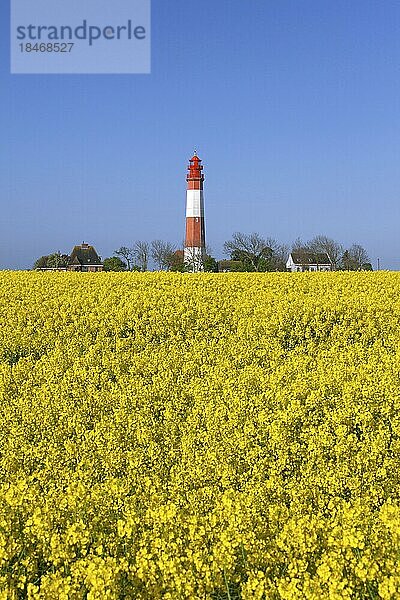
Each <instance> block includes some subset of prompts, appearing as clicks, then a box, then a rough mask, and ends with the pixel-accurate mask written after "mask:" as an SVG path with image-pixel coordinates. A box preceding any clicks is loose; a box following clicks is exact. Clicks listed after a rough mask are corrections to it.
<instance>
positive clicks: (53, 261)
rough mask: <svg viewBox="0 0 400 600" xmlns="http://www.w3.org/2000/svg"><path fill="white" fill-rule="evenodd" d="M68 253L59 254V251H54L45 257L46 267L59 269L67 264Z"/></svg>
mask: <svg viewBox="0 0 400 600" xmlns="http://www.w3.org/2000/svg"><path fill="white" fill-rule="evenodd" d="M68 259H69V256H68V254H61V252H60V251H58V252H54V253H53V254H50V255H49V256H48V257H47V268H49V269H59V268H64V267H66V266H67V265H68Z"/></svg>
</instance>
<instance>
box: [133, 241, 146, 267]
mask: <svg viewBox="0 0 400 600" xmlns="http://www.w3.org/2000/svg"><path fill="white" fill-rule="evenodd" d="M149 255H150V245H149V243H148V242H142V241H137V242H135V243H134V245H133V256H134V258H135V261H136V263H137V265H138V267H139V268H140V270H141V271H147V266H148V264H149Z"/></svg>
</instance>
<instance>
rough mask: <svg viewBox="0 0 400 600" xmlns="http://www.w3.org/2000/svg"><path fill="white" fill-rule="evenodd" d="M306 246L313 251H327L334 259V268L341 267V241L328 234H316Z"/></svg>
mask: <svg viewBox="0 0 400 600" xmlns="http://www.w3.org/2000/svg"><path fill="white" fill-rule="evenodd" d="M306 246H307V248H309V250H310V251H311V252H326V253H327V254H328V256H329V258H330V259H331V261H332V266H333V269H334V270H336V269H337V268H338V267H339V264H340V259H341V258H342V255H343V246H342V245H341V244H339V242H336V241H335V240H333V239H332V238H329V237H327V236H326V235H316V236H315V237H314V238H312V240H310V241H309V242H308V243H307V245H306Z"/></svg>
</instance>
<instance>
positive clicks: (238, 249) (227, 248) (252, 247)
mask: <svg viewBox="0 0 400 600" xmlns="http://www.w3.org/2000/svg"><path fill="white" fill-rule="evenodd" d="M224 252H225V254H227V255H228V256H230V258H231V260H239V261H241V262H242V263H243V264H244V266H245V267H246V266H249V267H251V270H252V271H258V270H259V265H260V261H261V260H262V259H264V260H265V259H268V258H270V256H271V254H272V250H271V248H269V247H268V245H267V242H266V240H265V239H264V238H262V237H261V236H260V235H259V234H258V233H250V234H249V235H248V234H245V233H241V232H240V231H236V232H235V233H234V234H233V235H232V239H231V240H228V241H227V242H225V243H224Z"/></svg>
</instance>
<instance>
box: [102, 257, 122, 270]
mask: <svg viewBox="0 0 400 600" xmlns="http://www.w3.org/2000/svg"><path fill="white" fill-rule="evenodd" d="M103 264H104V270H105V271H126V269H127V264H126V263H125V262H124V261H123V260H121V259H120V258H119V257H118V256H111V257H110V258H105V259H104V263H103Z"/></svg>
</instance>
